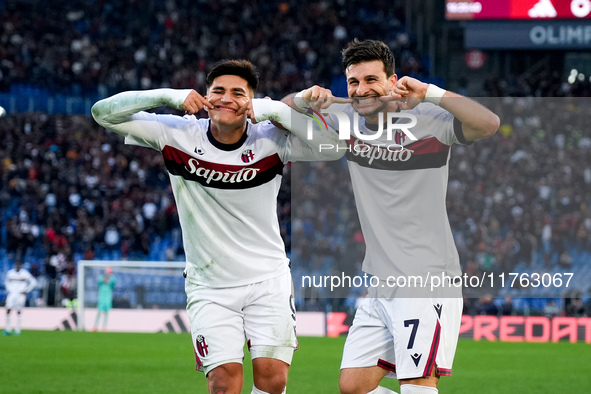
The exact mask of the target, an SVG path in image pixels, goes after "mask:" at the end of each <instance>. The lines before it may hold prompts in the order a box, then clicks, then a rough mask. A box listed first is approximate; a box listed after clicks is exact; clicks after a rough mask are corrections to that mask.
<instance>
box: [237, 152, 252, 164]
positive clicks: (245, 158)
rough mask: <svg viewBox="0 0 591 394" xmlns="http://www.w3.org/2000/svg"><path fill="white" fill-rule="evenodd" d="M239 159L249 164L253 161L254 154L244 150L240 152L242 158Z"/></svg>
mask: <svg viewBox="0 0 591 394" xmlns="http://www.w3.org/2000/svg"><path fill="white" fill-rule="evenodd" d="M240 158H241V159H242V161H243V162H244V163H250V162H251V161H253V160H254V152H253V151H252V150H250V149H245V150H244V152H242V156H240Z"/></svg>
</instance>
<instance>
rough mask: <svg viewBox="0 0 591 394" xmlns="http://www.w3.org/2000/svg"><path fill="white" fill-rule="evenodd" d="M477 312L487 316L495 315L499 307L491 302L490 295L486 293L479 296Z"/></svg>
mask: <svg viewBox="0 0 591 394" xmlns="http://www.w3.org/2000/svg"><path fill="white" fill-rule="evenodd" d="M478 314H479V315H488V316H497V315H498V314H499V308H498V307H497V306H496V305H495V303H494V302H493V298H492V296H491V295H489V294H487V295H485V296H484V297H482V298H480V300H479V301H478Z"/></svg>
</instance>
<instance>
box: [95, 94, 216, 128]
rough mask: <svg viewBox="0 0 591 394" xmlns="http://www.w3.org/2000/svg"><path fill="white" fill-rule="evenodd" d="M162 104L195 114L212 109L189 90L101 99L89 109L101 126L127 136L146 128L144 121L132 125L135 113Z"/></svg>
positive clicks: (122, 95) (199, 96)
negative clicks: (204, 108)
mask: <svg viewBox="0 0 591 394" xmlns="http://www.w3.org/2000/svg"><path fill="white" fill-rule="evenodd" d="M163 105H166V106H169V107H171V108H175V109H179V110H185V111H187V112H188V113H195V112H197V111H199V110H200V109H201V108H203V107H209V108H211V104H210V103H209V101H208V100H207V99H206V98H204V97H202V96H201V95H200V94H199V93H197V92H196V91H194V90H191V89H182V90H177V89H153V90H144V91H129V92H123V93H118V94H116V95H114V96H111V97H108V98H106V99H103V100H100V101H98V102H97V103H96V104H94V105H93V106H92V116H93V118H94V119H95V120H96V122H97V123H98V124H100V125H101V126H103V127H105V128H108V129H110V130H113V131H114V132H116V133H118V134H121V135H123V136H126V137H127V136H128V135H129V134H130V133H141V132H142V130H144V132H147V130H148V129H149V125H147V124H146V122H141V123H132V122H131V121H132V120H134V115H135V114H137V113H139V112H141V111H143V110H147V109H150V108H155V107H160V106H163Z"/></svg>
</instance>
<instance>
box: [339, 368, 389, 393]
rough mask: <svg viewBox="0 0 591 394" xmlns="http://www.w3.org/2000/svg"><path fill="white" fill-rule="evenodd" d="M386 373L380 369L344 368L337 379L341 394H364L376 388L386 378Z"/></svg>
mask: <svg viewBox="0 0 591 394" xmlns="http://www.w3.org/2000/svg"><path fill="white" fill-rule="evenodd" d="M386 373H387V371H385V370H384V369H382V368H380V367H366V368H344V369H341V375H340V377H339V390H340V392H341V394H365V393H368V392H370V391H372V390H374V389H375V388H376V387H378V384H379V383H380V381H381V380H382V379H383V378H384V376H386Z"/></svg>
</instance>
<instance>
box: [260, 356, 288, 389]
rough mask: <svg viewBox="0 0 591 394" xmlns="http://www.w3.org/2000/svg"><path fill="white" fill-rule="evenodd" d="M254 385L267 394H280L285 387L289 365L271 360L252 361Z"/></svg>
mask: <svg viewBox="0 0 591 394" xmlns="http://www.w3.org/2000/svg"><path fill="white" fill-rule="evenodd" d="M252 364H253V375H254V376H253V378H254V385H255V386H256V388H258V389H259V390H261V391H264V392H266V393H269V394H281V393H282V392H283V390H284V389H285V386H286V385H287V375H288V372H289V364H286V363H285V362H283V361H281V360H276V359H272V358H255V359H254V360H253V363H252Z"/></svg>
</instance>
